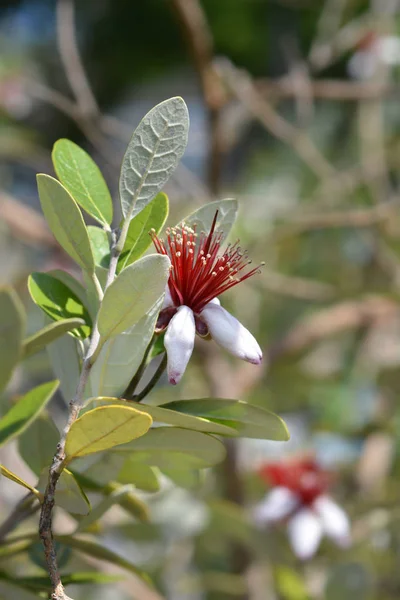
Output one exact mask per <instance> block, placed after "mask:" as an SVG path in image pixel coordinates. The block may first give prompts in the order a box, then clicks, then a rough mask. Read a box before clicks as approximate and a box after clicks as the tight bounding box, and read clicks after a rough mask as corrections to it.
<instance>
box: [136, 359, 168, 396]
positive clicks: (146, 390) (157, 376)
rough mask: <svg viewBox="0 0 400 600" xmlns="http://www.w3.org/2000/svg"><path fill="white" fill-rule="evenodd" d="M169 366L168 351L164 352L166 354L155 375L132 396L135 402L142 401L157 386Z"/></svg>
mask: <svg viewBox="0 0 400 600" xmlns="http://www.w3.org/2000/svg"><path fill="white" fill-rule="evenodd" d="M166 367H167V353H166V352H164V356H163V357H162V361H161V362H160V364H159V365H158V368H157V371H156V372H155V373H154V375H153V377H152V378H151V379H150V381H149V383H148V384H147V385H146V386H145V387H144V388H143V390H142V391H141V392H140V393H139V394H136V396H133V397H132V400H134V401H135V402H140V401H141V400H143V398H145V397H146V396H147V394H149V393H150V392H151V390H152V389H153V388H154V387H155V385H156V384H157V383H158V380H159V379H160V377H161V375H162V374H163V373H164V371H165V369H166Z"/></svg>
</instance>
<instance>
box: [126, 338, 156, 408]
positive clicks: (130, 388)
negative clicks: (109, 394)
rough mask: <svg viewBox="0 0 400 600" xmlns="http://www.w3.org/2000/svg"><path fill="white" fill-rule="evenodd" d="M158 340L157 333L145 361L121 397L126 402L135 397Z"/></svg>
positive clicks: (145, 354)
mask: <svg viewBox="0 0 400 600" xmlns="http://www.w3.org/2000/svg"><path fill="white" fill-rule="evenodd" d="M155 340H156V335H155V333H154V334H153V337H152V338H151V340H150V342H149V344H148V346H147V348H146V351H145V353H144V355H143V359H142V362H141V363H140V365H139V368H138V370H137V371H136V373H135V375H134V376H133V377H132V379H131V380H130V382H129V384H128V386H127V388H126V389H125V391H124V393H123V394H122V395H121V398H124V399H125V400H129V399H131V398H132V397H133V395H134V393H135V390H136V388H137V386H138V383H139V381H140V379H141V377H142V375H143V373H144V371H145V369H146V367H147V359H148V357H149V354H150V352H151V350H152V348H153V346H154V342H155Z"/></svg>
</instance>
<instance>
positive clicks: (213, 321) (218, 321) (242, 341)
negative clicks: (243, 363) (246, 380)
mask: <svg viewBox="0 0 400 600" xmlns="http://www.w3.org/2000/svg"><path fill="white" fill-rule="evenodd" d="M201 317H202V318H203V319H204V321H205V322H206V324H207V326H208V330H209V332H210V334H211V337H212V338H213V339H214V340H215V341H216V342H217V344H219V345H220V346H222V347H223V348H225V349H226V350H228V352H231V353H232V354H233V355H234V356H237V357H238V358H242V359H243V360H247V361H248V362H251V363H253V364H255V365H258V364H260V362H261V360H262V352H261V348H260V346H259V345H258V343H257V340H256V339H255V337H254V336H253V335H252V334H251V333H250V331H248V330H247V329H246V328H245V327H243V325H242V324H241V323H240V322H239V321H238V320H237V319H235V317H234V316H232V315H231V314H230V313H228V311H227V310H225V309H224V308H222V306H218V304H215V303H210V302H209V303H208V304H207V305H206V306H205V307H204V308H203V310H202V312H201Z"/></svg>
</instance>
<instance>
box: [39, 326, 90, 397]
mask: <svg viewBox="0 0 400 600" xmlns="http://www.w3.org/2000/svg"><path fill="white" fill-rule="evenodd" d="M77 344H78V340H77V339H76V338H75V337H72V336H71V335H66V336H64V337H62V338H59V339H58V340H56V341H55V342H52V343H51V344H49V345H48V346H47V355H48V357H49V360H50V364H51V366H52V369H53V372H54V375H55V376H56V377H57V379H58V380H59V381H60V391H61V393H62V395H63V397H64V400H65V401H66V402H67V403H68V402H70V401H71V400H72V398H73V397H74V395H75V392H76V387H77V385H78V381H79V377H80V373H81V365H80V360H79V355H78V348H77ZM85 391H86V390H85Z"/></svg>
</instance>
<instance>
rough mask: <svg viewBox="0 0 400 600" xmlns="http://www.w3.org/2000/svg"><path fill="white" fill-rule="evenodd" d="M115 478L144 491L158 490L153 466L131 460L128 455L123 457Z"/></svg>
mask: <svg viewBox="0 0 400 600" xmlns="http://www.w3.org/2000/svg"><path fill="white" fill-rule="evenodd" d="M116 479H117V481H118V482H119V483H123V484H127V483H132V484H133V485H134V486H135V487H136V488H138V489H139V490H143V491H145V492H158V490H159V489H160V482H159V481H158V477H157V472H156V470H155V469H154V468H153V467H149V466H147V465H139V464H138V463H137V462H136V461H131V459H130V457H129V456H128V457H127V458H126V459H125V461H124V464H123V466H122V469H121V470H120V472H119V473H118V476H117V478H116Z"/></svg>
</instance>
